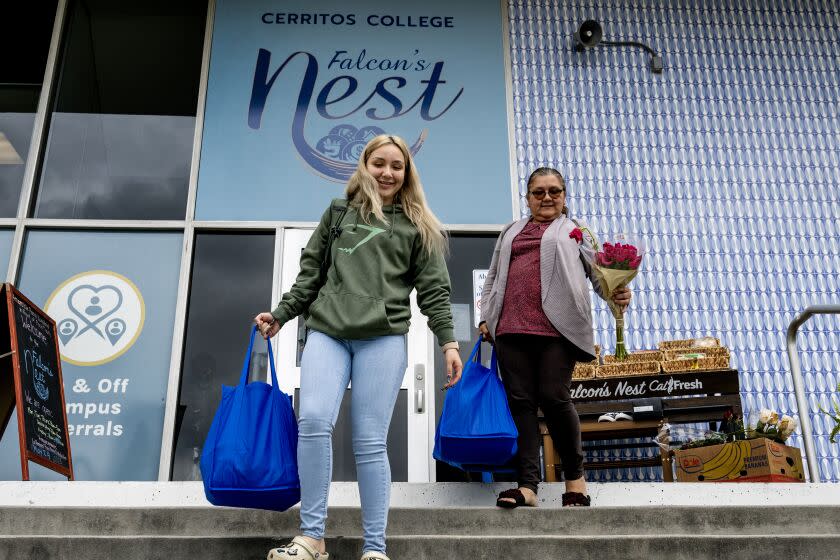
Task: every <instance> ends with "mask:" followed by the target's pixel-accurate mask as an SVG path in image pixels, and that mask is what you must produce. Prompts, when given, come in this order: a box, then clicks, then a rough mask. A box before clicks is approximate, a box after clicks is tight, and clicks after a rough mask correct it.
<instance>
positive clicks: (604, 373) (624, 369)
mask: <svg viewBox="0 0 840 560" xmlns="http://www.w3.org/2000/svg"><path fill="white" fill-rule="evenodd" d="M657 373H659V362H626V361H625V362H617V363H613V364H604V365H602V366H598V367H597V368H596V370H595V377H623V376H626V375H656V374H657Z"/></svg>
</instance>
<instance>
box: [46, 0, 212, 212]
mask: <svg viewBox="0 0 840 560" xmlns="http://www.w3.org/2000/svg"><path fill="white" fill-rule="evenodd" d="M206 11H207V2H206V1H205V0H201V1H199V0H188V1H186V2H178V3H173V4H172V5H171V6H170V5H169V3H166V2H163V1H152V2H142V3H139V4H125V3H122V2H108V1H105V0H77V1H75V2H71V3H70V6H69V11H68V24H67V33H66V40H65V44H64V48H63V54H62V63H61V80H60V82H59V85H58V93H57V100H56V106H55V109H54V113H53V114H52V117H51V120H50V136H49V140H48V143H47V151H46V156H45V164H44V170H43V173H42V176H41V183H40V188H39V192H38V197H37V205H36V208H35V216H36V217H38V218H90V219H176V220H177V219H183V218H184V216H185V209H186V199H187V190H188V184H189V173H190V162H191V157H192V145H193V134H194V129H195V113H196V106H197V100H198V82H199V74H200V71H201V53H202V48H203V41H204V25H205V18H206ZM151 38H153V39H151Z"/></svg>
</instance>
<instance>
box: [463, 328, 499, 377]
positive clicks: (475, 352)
mask: <svg viewBox="0 0 840 560" xmlns="http://www.w3.org/2000/svg"><path fill="white" fill-rule="evenodd" d="M467 361H468V362H472V361H475V362H476V363H479V364H480V363H481V337H478V341H476V343H475V346H474V347H473V349H472V352H471V353H470V357H469V359H468V360H467ZM490 371H492V372H495V373H496V375H498V372H499V366H498V363H497V361H496V347H495V346H494V347H493V353H492V354H490Z"/></svg>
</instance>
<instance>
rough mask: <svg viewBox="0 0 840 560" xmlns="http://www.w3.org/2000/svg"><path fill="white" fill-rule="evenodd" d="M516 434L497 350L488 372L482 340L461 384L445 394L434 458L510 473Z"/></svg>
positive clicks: (471, 468)
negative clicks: (483, 356)
mask: <svg viewBox="0 0 840 560" xmlns="http://www.w3.org/2000/svg"><path fill="white" fill-rule="evenodd" d="M518 435H519V433H518V432H517V431H516V425H515V424H514V423H513V417H512V416H511V414H510V408H509V407H508V402H507V396H506V395H505V388H504V386H503V385H502V380H501V379H499V374H498V366H497V363H496V349H495V348H494V349H493V354H492V357H491V359H490V367H489V368H486V367H484V366H483V365H481V339H479V340H478V342H476V344H475V347H474V348H473V351H472V354H470V359H469V360H468V361H467V363H466V365H465V366H464V371H463V372H462V373H461V381H460V382H459V383H458V384H457V385H455V386H454V387H452V388H451V389H449V391H447V393H446V398H445V399H444V401H443V412H441V415H440V422H439V423H438V427H437V431H436V432H435V449H434V452H433V456H434V458H435V459H437V460H438V461H444V462H446V463H449V464H450V465H452V466H454V467H457V468H459V469H463V470H465V471H480V472H490V471H496V472H498V471H507V470H510V469H511V465H510V463H511V461H512V460H513V458H514V456H515V455H516V438H517V436H518Z"/></svg>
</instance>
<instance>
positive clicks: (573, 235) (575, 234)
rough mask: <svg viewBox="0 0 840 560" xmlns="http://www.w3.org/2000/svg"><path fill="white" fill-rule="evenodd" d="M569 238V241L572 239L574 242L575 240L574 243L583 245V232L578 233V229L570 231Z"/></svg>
mask: <svg viewBox="0 0 840 560" xmlns="http://www.w3.org/2000/svg"><path fill="white" fill-rule="evenodd" d="M569 238H570V239H574V240H575V241H577V242H578V243H583V232H582V231H580V228H575V229H573V230H572V232H571V233H570V234H569Z"/></svg>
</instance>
